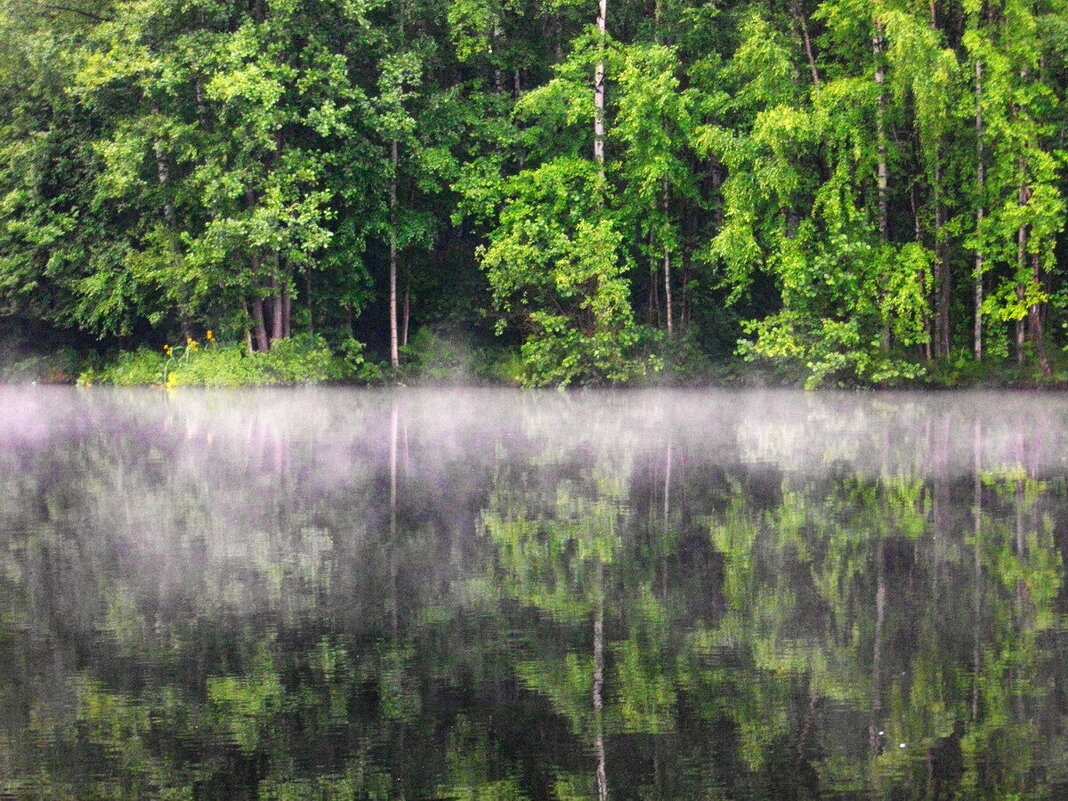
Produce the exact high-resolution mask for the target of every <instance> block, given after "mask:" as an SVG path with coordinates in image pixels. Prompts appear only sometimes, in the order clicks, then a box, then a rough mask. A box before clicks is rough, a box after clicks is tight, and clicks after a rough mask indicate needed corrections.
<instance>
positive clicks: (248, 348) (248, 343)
mask: <svg viewBox="0 0 1068 801" xmlns="http://www.w3.org/2000/svg"><path fill="white" fill-rule="evenodd" d="M245 317H246V319H247V320H252V306H251V305H249V304H248V303H246V304H245ZM254 350H255V348H254V347H253V345H252V324H249V325H246V326H245V352H246V353H252V352H253V351H254Z"/></svg>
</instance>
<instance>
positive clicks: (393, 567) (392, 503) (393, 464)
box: [389, 398, 400, 638]
mask: <svg viewBox="0 0 1068 801" xmlns="http://www.w3.org/2000/svg"><path fill="white" fill-rule="evenodd" d="M399 418H400V415H399V410H398V408H397V399H396V398H394V399H393V403H392V405H391V407H390V413H389V577H390V582H391V588H392V593H391V596H392V602H391V608H390V615H391V620H392V626H393V636H394V638H396V635H397V554H396V551H397V433H398V429H399V426H398V422H399Z"/></svg>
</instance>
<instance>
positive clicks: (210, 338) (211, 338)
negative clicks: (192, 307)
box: [204, 328, 215, 342]
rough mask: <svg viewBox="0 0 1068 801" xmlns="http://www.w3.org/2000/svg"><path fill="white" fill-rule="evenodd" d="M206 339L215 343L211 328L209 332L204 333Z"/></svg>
mask: <svg viewBox="0 0 1068 801" xmlns="http://www.w3.org/2000/svg"><path fill="white" fill-rule="evenodd" d="M204 339H206V340H208V342H214V341H215V334H213V333H212V332H211V329H210V328H209V329H208V330H207V331H205V332H204Z"/></svg>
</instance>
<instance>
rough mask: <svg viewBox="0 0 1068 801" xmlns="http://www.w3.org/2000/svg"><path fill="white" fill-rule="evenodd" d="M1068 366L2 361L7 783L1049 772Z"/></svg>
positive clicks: (1057, 686)
mask: <svg viewBox="0 0 1068 801" xmlns="http://www.w3.org/2000/svg"><path fill="white" fill-rule="evenodd" d="M1066 548H1068V398H1066V397H1064V396H1061V395H1037V396H1035V395H1031V396H1026V395H1013V394H1006V395H989V396H980V395H974V396H973V395H937V396H931V395H927V396H918V395H841V396H839V395H822V394H821V395H799V394H772V393H765V394H604V395H598V394H588V395H573V396H565V395H559V394H546V395H538V394H518V393H510V392H478V393H458V392H453V393H450V392H440V393H435V392H411V391H408V392H403V393H391V392H386V391H379V392H359V391H341V390H339V391H292V392H278V393H269V392H257V393H250V394H239V393H224V392H217V393H207V394H199V393H196V392H181V393H178V394H174V395H167V394H164V393H161V392H157V391H141V392H106V391H99V390H92V391H75V390H55V391H52V390H48V391H46V390H42V389H34V390H32V391H31V390H14V389H6V390H5V389H0V798H18V799H22V798H25V799H35V798H50V799H51V798H57V799H58V798H62V799H97V798H99V799H105V798H129V799H142V798H160V799H173V800H174V801H177V800H179V799H201V798H203V799H209V798H211V799H214V798H220V799H221V798H241V799H251V798H262V799H339V800H340V799H497V800H499V801H504V800H506V799H508V800H514V799H548V798H553V799H561V801H565V800H570V799H601V798H611V799H817V798H820V799H832V798H833V799H973V798H976V799H1005V800H1006V801H1008V799H1062V798H1066V797H1068V725H1066V724H1068V660H1066V656H1068V631H1066V627H1065V620H1066V618H1065V609H1066V604H1065V589H1064V586H1063V584H1064V581H1063V579H1064V566H1063V558H1064V554H1065V550H1066Z"/></svg>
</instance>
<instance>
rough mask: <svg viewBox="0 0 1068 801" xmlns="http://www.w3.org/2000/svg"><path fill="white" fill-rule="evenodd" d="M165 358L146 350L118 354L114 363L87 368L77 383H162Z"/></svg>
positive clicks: (123, 384) (126, 384) (140, 349)
mask: <svg viewBox="0 0 1068 801" xmlns="http://www.w3.org/2000/svg"><path fill="white" fill-rule="evenodd" d="M166 364H167V357H166V356H165V355H164V354H162V353H159V352H157V351H154V350H149V349H148V348H138V349H137V350H134V351H126V352H124V353H120V354H119V355H118V356H117V357H116V358H115V360H114V361H112V362H110V363H108V364H105V365H104V366H103V367H99V368H95V369H94V368H88V369H86V370H83V371H82V372H81V374H80V375H79V376H78V383H79V384H81V385H83V386H85V385H91V384H116V385H122V386H129V385H134V384H159V383H161V382H162V381H163V373H164V370H165V369H166Z"/></svg>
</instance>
